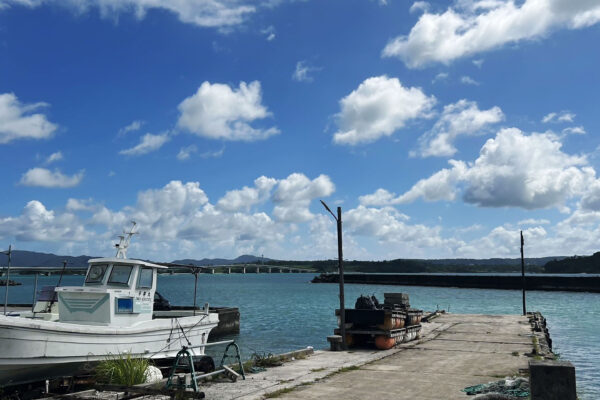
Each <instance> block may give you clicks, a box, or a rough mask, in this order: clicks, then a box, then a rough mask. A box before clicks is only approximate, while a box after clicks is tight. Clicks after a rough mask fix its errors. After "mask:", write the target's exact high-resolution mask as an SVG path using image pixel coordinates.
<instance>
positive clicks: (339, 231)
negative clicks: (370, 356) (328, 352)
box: [321, 200, 347, 350]
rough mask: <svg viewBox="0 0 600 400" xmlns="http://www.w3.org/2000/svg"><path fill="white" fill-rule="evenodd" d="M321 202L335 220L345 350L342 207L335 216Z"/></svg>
mask: <svg viewBox="0 0 600 400" xmlns="http://www.w3.org/2000/svg"><path fill="white" fill-rule="evenodd" d="M321 204H323V207H325V209H326V210H327V211H329V214H331V216H332V217H333V219H335V221H336V222H337V237H338V272H339V277H340V334H341V336H342V349H343V350H346V348H347V347H346V307H345V305H344V262H343V253H342V207H338V208H337V217H336V216H335V214H334V213H333V212H331V210H330V209H329V207H327V204H325V202H324V201H323V200H321Z"/></svg>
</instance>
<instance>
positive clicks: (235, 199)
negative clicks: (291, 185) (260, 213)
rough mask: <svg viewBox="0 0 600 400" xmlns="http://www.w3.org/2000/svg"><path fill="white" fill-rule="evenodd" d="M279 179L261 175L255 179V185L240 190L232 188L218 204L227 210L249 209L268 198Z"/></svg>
mask: <svg viewBox="0 0 600 400" xmlns="http://www.w3.org/2000/svg"><path fill="white" fill-rule="evenodd" d="M276 184H277V179H274V178H267V177H266V176H261V177H259V178H256V179H255V180H254V187H248V186H244V187H243V188H242V189H240V190H230V191H228V192H227V193H225V196H223V198H221V199H220V200H219V201H218V202H217V206H218V207H219V208H220V209H222V210H225V211H229V212H232V211H239V210H246V211H248V210H249V209H250V208H252V206H254V205H256V204H260V203H263V202H265V201H266V200H268V198H269V196H270V194H271V190H272V189H273V187H274V186H275V185H276Z"/></svg>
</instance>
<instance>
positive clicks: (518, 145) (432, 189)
mask: <svg viewBox="0 0 600 400" xmlns="http://www.w3.org/2000/svg"><path fill="white" fill-rule="evenodd" d="M561 147H562V143H561V142H560V139H559V138H558V137H557V136H556V135H554V134H552V133H534V134H531V135H525V134H524V133H523V132H521V131H520V130H519V129H516V128H509V129H502V130H500V131H499V132H498V133H497V135H496V137H495V138H492V139H489V140H488V141H487V142H486V143H485V144H484V145H483V147H482V148H481V151H480V153H479V157H478V158H477V159H476V160H475V161H474V162H470V163H465V162H464V161H456V160H450V165H451V168H448V169H442V170H440V171H439V172H436V173H435V174H433V175H432V176H431V177H429V178H426V179H423V180H421V181H419V182H418V183H417V184H415V185H414V186H413V187H412V188H411V189H410V190H409V191H408V192H406V193H405V194H403V195H401V196H400V197H399V198H400V199H402V200H403V201H413V200H415V199H417V198H419V197H422V198H424V199H426V200H442V199H445V200H451V199H454V197H455V193H456V191H457V190H458V189H459V186H461V185H462V186H464V191H463V200H464V201H466V202H467V203H472V204H476V205H478V206H482V207H521V208H525V209H536V208H548V207H558V208H561V207H564V203H565V201H566V200H568V199H571V198H573V197H576V196H581V195H582V194H583V193H584V192H585V191H586V190H588V188H589V187H590V185H591V184H592V183H594V182H595V181H596V177H595V171H594V169H593V168H592V167H590V166H589V165H588V161H587V159H586V157H584V156H577V155H569V154H567V153H565V152H563V151H562V150H561Z"/></svg>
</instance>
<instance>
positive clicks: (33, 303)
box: [31, 272, 39, 312]
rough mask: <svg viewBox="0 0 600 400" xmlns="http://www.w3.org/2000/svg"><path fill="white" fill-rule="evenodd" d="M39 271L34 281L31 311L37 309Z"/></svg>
mask: <svg viewBox="0 0 600 400" xmlns="http://www.w3.org/2000/svg"><path fill="white" fill-rule="evenodd" d="M38 275H39V274H38V273H37V272H36V273H35V280H34V281H33V300H32V302H31V312H33V310H35V298H36V294H37V285H38Z"/></svg>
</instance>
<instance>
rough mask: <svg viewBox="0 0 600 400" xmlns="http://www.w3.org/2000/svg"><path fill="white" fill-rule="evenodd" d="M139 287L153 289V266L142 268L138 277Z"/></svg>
mask: <svg viewBox="0 0 600 400" xmlns="http://www.w3.org/2000/svg"><path fill="white" fill-rule="evenodd" d="M137 287H138V288H139V289H152V268H141V269H140V278H139V279H138V285H137Z"/></svg>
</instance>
